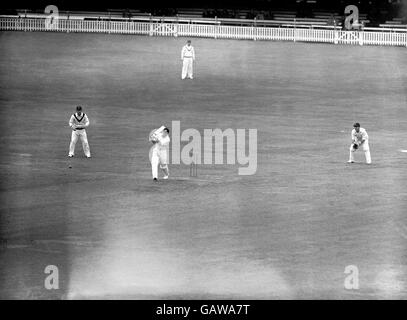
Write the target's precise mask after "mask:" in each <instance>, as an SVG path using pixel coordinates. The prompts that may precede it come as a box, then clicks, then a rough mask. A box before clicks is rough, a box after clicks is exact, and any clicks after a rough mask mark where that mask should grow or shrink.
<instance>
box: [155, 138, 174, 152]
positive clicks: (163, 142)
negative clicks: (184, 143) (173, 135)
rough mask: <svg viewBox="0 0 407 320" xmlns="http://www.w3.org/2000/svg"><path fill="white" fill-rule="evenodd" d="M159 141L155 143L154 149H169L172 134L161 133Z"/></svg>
mask: <svg viewBox="0 0 407 320" xmlns="http://www.w3.org/2000/svg"><path fill="white" fill-rule="evenodd" d="M157 140H158V142H157V143H156V144H154V149H156V150H157V151H163V150H168V149H169V146H170V141H171V139H170V136H166V137H163V136H162V135H161V134H160V135H158V137H157Z"/></svg>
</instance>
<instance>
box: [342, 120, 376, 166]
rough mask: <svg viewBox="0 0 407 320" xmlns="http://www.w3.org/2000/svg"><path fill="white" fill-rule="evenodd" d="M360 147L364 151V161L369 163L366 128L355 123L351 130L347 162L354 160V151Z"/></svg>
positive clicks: (370, 161)
mask: <svg viewBox="0 0 407 320" xmlns="http://www.w3.org/2000/svg"><path fill="white" fill-rule="evenodd" d="M360 147H362V149H363V151H364V152H365V157H366V163H367V164H371V163H372V159H371V157H370V149H369V136H368V135H367V132H366V130H365V129H363V128H361V127H360V124H359V123H355V124H354V125H353V130H352V144H351V146H350V149H349V161H348V163H354V162H355V158H354V152H355V151H356V150H357V149H359V148H360Z"/></svg>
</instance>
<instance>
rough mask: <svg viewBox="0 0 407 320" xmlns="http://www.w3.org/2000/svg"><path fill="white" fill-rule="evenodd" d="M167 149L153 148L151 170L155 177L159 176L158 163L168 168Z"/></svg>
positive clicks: (161, 166)
mask: <svg viewBox="0 0 407 320" xmlns="http://www.w3.org/2000/svg"><path fill="white" fill-rule="evenodd" d="M167 159H168V157H167V150H166V149H162V150H159V149H158V148H153V152H152V154H151V172H152V174H153V179H154V178H158V165H160V168H161V169H165V168H167V170H168V164H167Z"/></svg>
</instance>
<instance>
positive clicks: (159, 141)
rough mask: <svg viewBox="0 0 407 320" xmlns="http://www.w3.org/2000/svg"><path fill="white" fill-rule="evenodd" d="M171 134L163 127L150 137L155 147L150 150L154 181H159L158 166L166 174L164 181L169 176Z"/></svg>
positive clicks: (153, 132) (154, 131)
mask: <svg viewBox="0 0 407 320" xmlns="http://www.w3.org/2000/svg"><path fill="white" fill-rule="evenodd" d="M169 133H170V130H169V129H168V128H167V127H165V126H161V127H160V128H158V129H155V130H153V131H152V132H151V133H150V136H149V141H150V142H152V143H153V146H152V147H151V149H150V161H151V171H152V174H153V180H154V181H157V180H158V165H160V168H161V170H162V171H163V172H164V177H163V179H165V180H166V179H168V176H169V169H168V154H169V145H170V136H169Z"/></svg>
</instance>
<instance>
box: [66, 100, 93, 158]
mask: <svg viewBox="0 0 407 320" xmlns="http://www.w3.org/2000/svg"><path fill="white" fill-rule="evenodd" d="M69 126H70V127H71V129H72V135H71V143H70V145H69V154H68V157H70V158H72V157H73V156H74V155H75V145H76V142H77V141H78V139H79V138H80V139H81V141H82V147H83V151H84V153H85V156H86V158H90V149H89V143H88V137H87V136H86V130H85V128H87V127H89V119H88V116H87V115H86V114H85V113H83V112H82V107H81V106H77V107H76V112H75V113H74V114H73V115H72V116H71V119H70V120H69Z"/></svg>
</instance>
